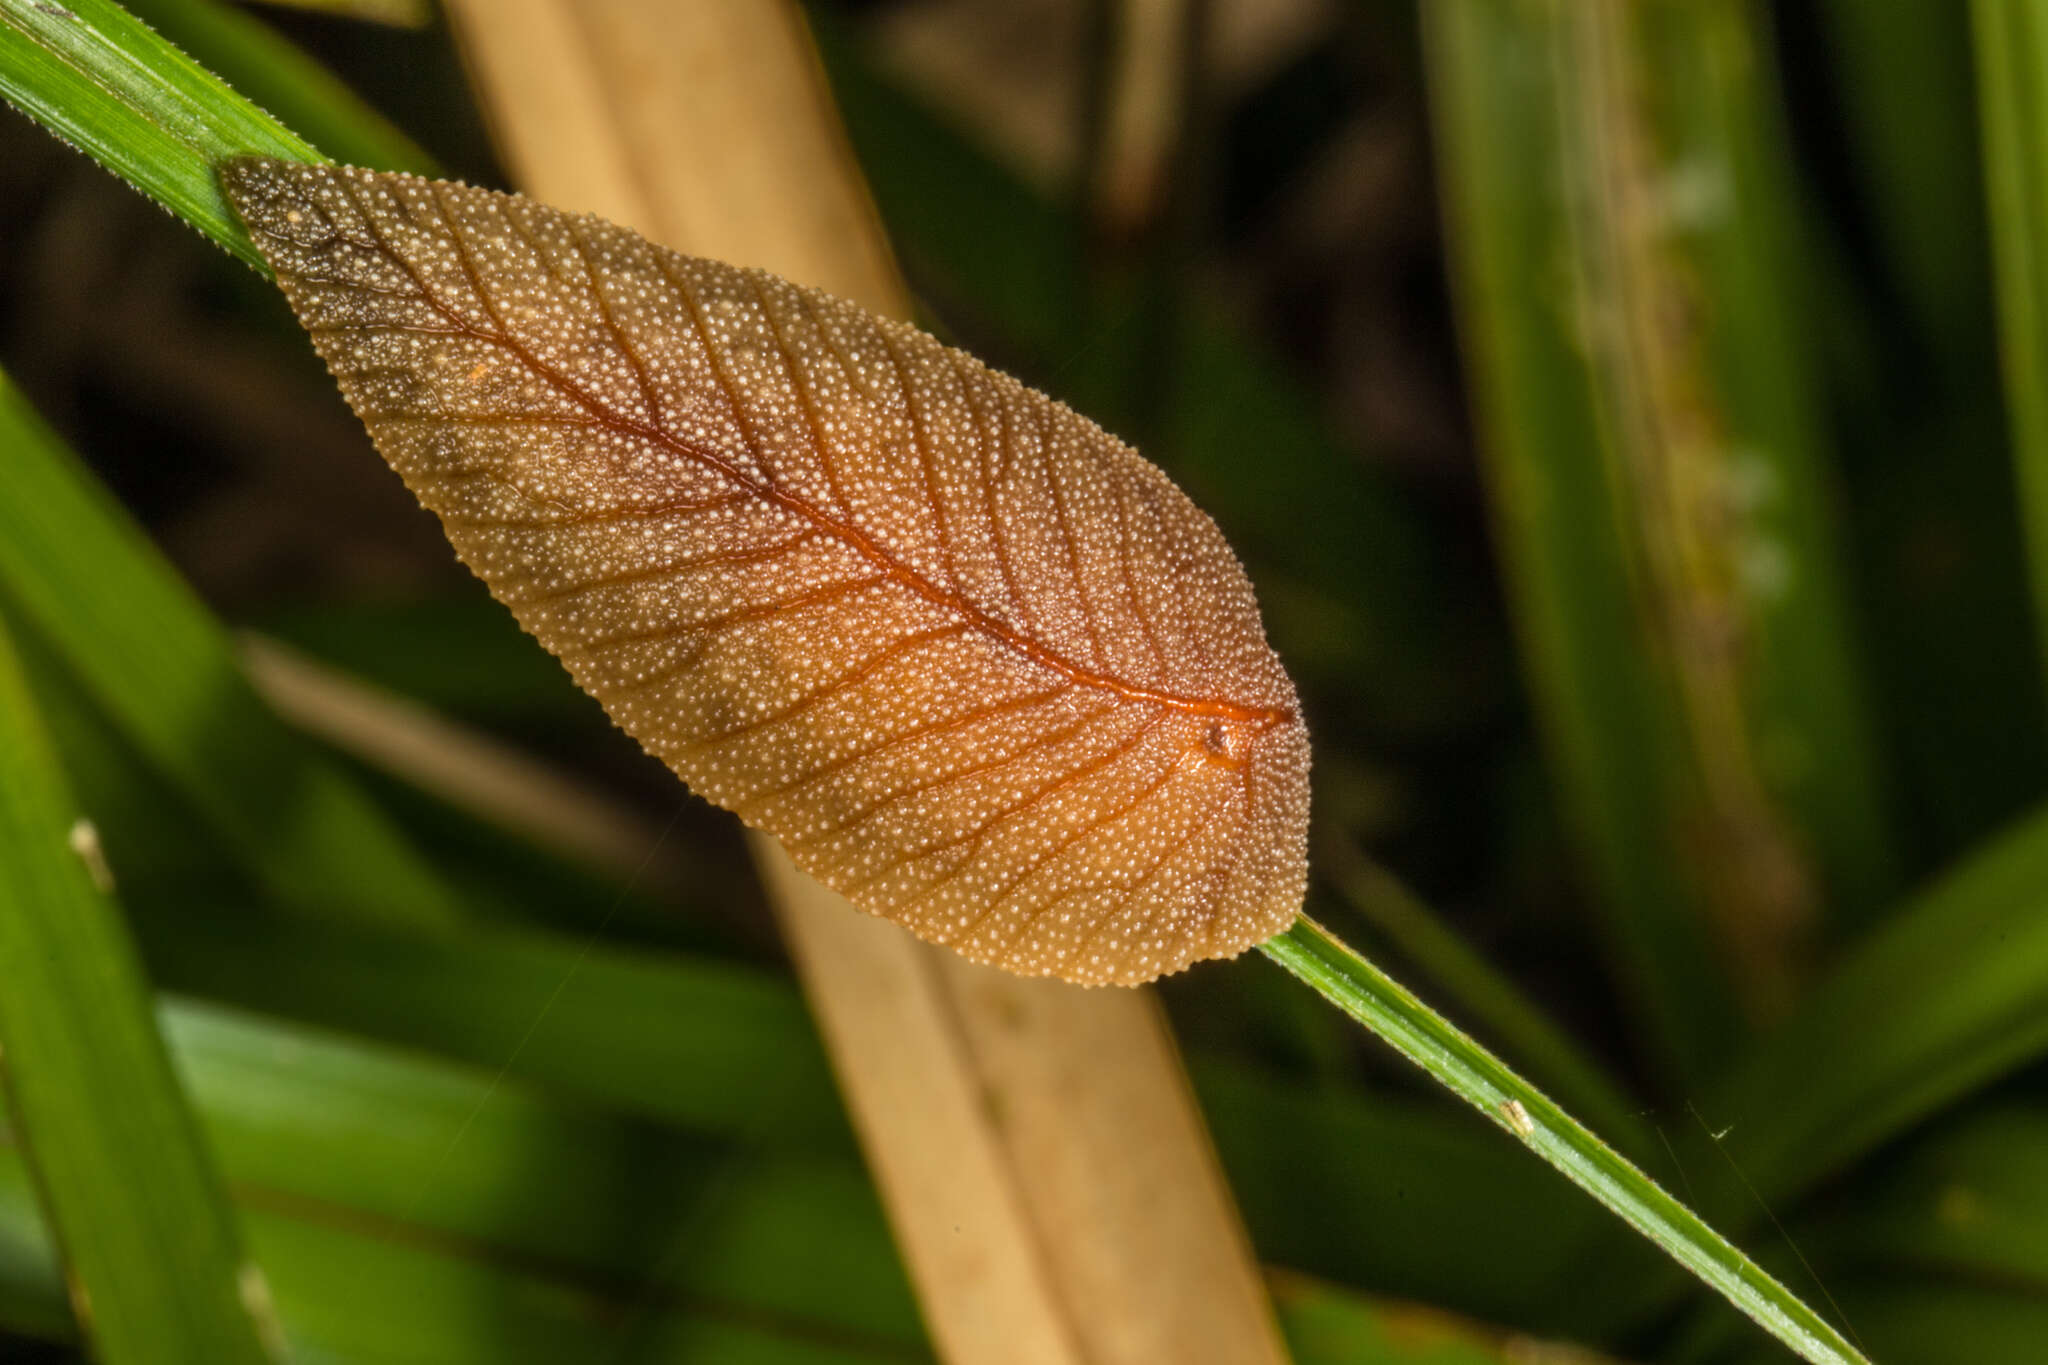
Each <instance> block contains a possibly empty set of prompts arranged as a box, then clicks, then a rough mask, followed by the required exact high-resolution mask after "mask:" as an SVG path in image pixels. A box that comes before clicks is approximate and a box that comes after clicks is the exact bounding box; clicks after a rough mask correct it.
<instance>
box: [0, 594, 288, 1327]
mask: <svg viewBox="0 0 2048 1365" xmlns="http://www.w3.org/2000/svg"><path fill="white" fill-rule="evenodd" d="M78 818H79V817H78V813H77V810H76V808H75V807H74V806H73V805H72V804H71V801H70V798H69V797H68V796H67V794H66V793H65V790H64V784H63V781H62V778H61V777H60V776H59V774H58V772H57V768H56V760H55V758H54V756H53V755H52V753H51V752H50V749H49V747H48V744H47V742H46V740H45V739H44V736H43V735H42V733H41V730H40V725H39V722H38V721H37V719H36V716H35V715H34V712H33V703H32V702H31V700H30V697H29V693H28V688H27V685H26V683H25V681H24V680H23V678H22V675H21V672H20V670H19V668H18V667H17V665H16V661H15V657H14V653H13V646H12V644H11V643H10V642H9V640H8V638H7V636H6V634H5V632H4V630H0V981H4V982H5V983H6V988H5V989H4V990H0V1049H4V1059H0V1066H4V1077H5V1084H6V1095H7V1102H8V1108H9V1111H10V1114H11V1119H12V1127H13V1130H14V1133H15V1136H16V1138H17V1140H18V1141H19V1142H20V1143H21V1144H22V1145H23V1146H24V1147H25V1148H26V1150H27V1152H28V1154H29V1158H30V1161H31V1163H32V1165H33V1168H34V1171H35V1176H36V1183H37V1186H38V1189H39V1191H40V1193H41V1196H42V1202H43V1206H44V1208H45V1210H46V1211H47V1214H48V1217H49V1219H50V1222H51V1224H52V1225H53V1226H54V1227H55V1229H56V1234H57V1239H58V1241H59V1243H60V1244H61V1245H62V1246H63V1248H64V1253H65V1263H66V1268H67V1275H68V1279H69V1283H70V1286H71V1295H72V1299H73V1302H74V1307H75V1310H76V1312H77V1314H78V1317H79V1318H80V1320H81V1321H82V1323H83V1324H84V1326H85V1328H86V1331H87V1334H88V1335H89V1336H90V1337H91V1339H92V1341H93V1343H94V1347H95V1354H96V1356H97V1358H98V1359H100V1360H101V1361H103V1362H106V1365H130V1363H131V1362H132V1365H145V1363H147V1365H157V1363H159V1362H161V1363H163V1365H187V1363H189V1365H236V1363H237V1362H248V1363H249V1365H256V1363H257V1362H263V1361H267V1360H269V1359H271V1358H272V1352H271V1350H269V1349H268V1348H267V1347H266V1345H265V1333H266V1332H267V1331H268V1330H270V1329H271V1327H272V1324H270V1323H269V1322H268V1320H267V1314H266V1315H265V1317H264V1319H263V1320H261V1321H259V1319H258V1317H256V1316H255V1314H256V1313H261V1312H264V1309H263V1308H262V1305H261V1300H260V1299H259V1298H258V1297H257V1295H258V1294H259V1293H260V1289H261V1284H262V1281H261V1279H260V1277H259V1276H258V1273H257V1272H256V1271H255V1270H254V1268H253V1267H252V1266H250V1265H249V1264H248V1262H247V1261H246V1260H245V1259H244V1257H243V1254H242V1251H241V1249H240V1235H239V1232H238V1230H237V1228H236V1226H235V1220H234V1215H233V1212H232V1210H231V1209H230V1207H229V1205H228V1203H227V1199H226V1195H225V1192H224V1190H223V1188H222V1186H221V1183H220V1180H219V1178H218V1176H217V1175H216V1174H215V1172H214V1170H213V1167H212V1164H211V1159H210V1157H209V1156H208V1154H207V1152H206V1149H205V1147H204V1145H203V1144H202V1142H201V1139H200V1136H199V1131H198V1128H197V1126H196V1125H195V1124H194V1123H193V1121H192V1117H191V1114H190V1113H189V1111H188V1110H187V1109H186V1107H185V1102H184V1097H183V1095H182V1094H181V1093H180V1090H179V1087H178V1082H177V1080H176V1079H175V1078H174V1077H173V1075H172V1072H171V1067H170V1061H169V1058H168V1056H167V1055H166V1053H165V1050H164V1046H163V1042H162V1040H161V1039H160V1038H159V1037H158V1036H157V1032H156V1022H155V1019H154V1017H153V1012H152V1002H151V997H150V993H149V986H148V983H147V982H146V981H145V980H144V978H143V975H142V972H141V969H140V967H139V965H138V964H137V962H136V959H135V955H134V949H133V947H132V946H131V945H130V944H129V942H128V939H127V935H126V931H125V928H124V927H123V925H122V923H121V918H120V915H119V913H118V911H117V910H116V909H115V907H114V905H113V903H112V901H111V900H110V899H109V898H108V896H107V894H106V893H105V891H104V890H103V889H102V888H100V887H96V886H95V885H94V878H93V874H91V873H90V872H89V871H88V860H87V859H86V858H84V857H82V856H81V855H80V854H79V853H77V852H75V851H74V850H73V847H72V846H71V840H72V838H73V836H74V835H75V834H76V833H77V832H78V831H79V829H80V826H79V825H78V824H76V823H75V822H76V821H77V819H78Z"/></svg>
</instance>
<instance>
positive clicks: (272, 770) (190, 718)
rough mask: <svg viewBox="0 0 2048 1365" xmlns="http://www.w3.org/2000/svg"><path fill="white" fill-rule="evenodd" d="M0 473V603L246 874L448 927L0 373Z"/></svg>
mask: <svg viewBox="0 0 2048 1365" xmlns="http://www.w3.org/2000/svg"><path fill="white" fill-rule="evenodd" d="M0 32H4V31H0ZM0 469H4V471H5V475H6V481H7V488H8V496H7V497H5V498H0V604H4V605H5V606H6V607H7V608H8V609H9V610H11V611H18V612H19V613H20V614H21V615H22V616H23V617H25V618H26V619H27V620H29V621H30V622H32V623H33V624H34V626H35V627H36V629H37V630H38V631H40V632H41V633H42V634H43V636H44V637H45V638H46V639H47V640H49V641H50V643H51V644H52V645H53V647H54V648H55V649H56V650H57V651H58V652H59V653H60V654H61V655H62V656H63V658H64V660H65V662H66V664H67V665H68V666H69V667H70V668H71V669H72V671H73V672H74V673H75V674H76V675H77V677H78V679H79V680H80V681H81V683H83V685H84V686H85V687H86V688H87V689H88V690H89V691H90V692H91V693H92V695H93V698H94V700H95V701H96V702H97V703H98V704H99V706H100V707H101V708H102V709H103V710H104V711H105V713H106V714H107V715H109V716H111V717H113V718H114V719H115V720H116V721H117V723H118V724H119V725H120V726H121V728H122V730H123V732H124V733H125V734H126V735H127V736H128V738H129V739H130V740H131V741H132V742H133V743H134V745H135V746H136V748H137V749H138V750H139V751H140V752H141V753H143V754H144V755H146V756H147V758H148V760H149V761H150V763H151V764H152V765H154V766H155V767H156V768H157V769H158V770H159V771H160V772H161V773H162V774H163V775H164V777H166V778H167V779H168V780H169V781H170V782H171V783H172V784H173V785H174V786H175V787H176V788H177V789H178V791H179V792H180V793H181V794H182V795H183V796H184V797H185V798H186V799H187V800H189V801H190V803H191V805H192V806H193V808H194V809H195V810H197V811H198V812H199V813H200V815H201V816H202V817H203V819H204V820H205V822H206V823H207V824H208V825H209V826H210V827H211V828H212V829H213V830H214V831H215V832H216V833H217V834H218V835H219V836H220V837H221V838H222V839H223V840H224V841H225V842H226V844H227V845H228V846H229V847H230V848H232V849H233V850H234V851H235V852H236V853H237V854H238V855H239V856H240V857H241V858H243V859H244V860H245V862H246V863H247V864H248V866H249V867H250V868H252V869H253V870H254V872H255V874H256V877H257V879H258V880H259V881H260V882H261V883H262V884H263V885H264V886H265V887H266V888H267V889H268V890H269V891H271V892H272V893H273V894H275V895H277V896H278V897H279V898H280V899H282V900H283V901H284V902H285V903H287V904H290V905H297V906H309V907H319V908H326V909H339V910H343V911H345V912H349V913H364V914H372V915H377V916H381V917H387V918H392V919H407V920H417V921H420V922H425V923H444V924H445V923H451V922H453V920H454V919H455V915H456V911H455V906H454V902H453V900H452V898H451V897H450V895H449V894H448V892H447V891H446V889H445V888H444V887H443V886H442V885H441V884H440V882H439V880H438V879H437V878H436V877H435V875H434V873H433V871H432V869H431V868H430V867H428V866H427V864H426V863H425V862H424V861H422V860H421V858H420V857H419V855H418V854H417V853H416V852H414V850H413V849H412V848H411V846H410V845H409V844H408V843H407V842H406V840H405V839H404V837H403V836H402V835H401V834H400V833H399V832H398V831H397V830H396V829H395V828H393V827H392V826H391V824H390V822H389V821H388V820H387V819H386V818H385V817H384V816H383V814H382V813H381V812H379V811H378V810H377V809H376V807H375V806H374V805H373V804H372V803H371V802H370V801H369V800H368V799H367V798H366V797H365V796H364V795H363V794H362V793H361V791H360V790H359V789H358V788H357V787H356V786H355V785H354V783H353V782H352V781H351V780H350V779H348V778H347V777H346V776H345V775H344V774H343V773H342V772H341V770H340V769H339V768H338V767H336V766H335V765H334V764H333V763H332V762H331V761H330V760H328V759H327V758H325V757H324V756H323V755H321V754H320V752H319V751H318V750H316V749H315V748H314V747H313V746H312V745H311V743H310V742H308V741H307V740H305V739H303V738H302V737H300V736H299V735H298V734H296V733H295V732H293V731H291V730H289V729H287V728H286V727H285V726H284V725H283V724H282V723H281V722H279V721H278V720H277V719H276V718H275V717H274V716H273V715H272V714H271V713H270V711H269V709H268V708H266V707H265V706H264V705H263V704H262V702H261V701H259V700H258V699H257V697H256V695H255V693H254V692H253V691H251V690H250V688H249V685H248V683H247V681H246V680H245V679H244V678H243V677H242V674H241V671H240V668H239V666H238V665H237V664H236V662H235V658H234V654H233V651H232V647H231V644H230V641H229V640H228V638H227V635H226V633H225V632H224V631H223V630H222V629H221V627H220V626H219V624H218V623H217V622H215V621H214V619H213V618H212V616H211V615H210V614H209V613H208V611H207V610H206V608H205V606H204V605H203V604H202V603H200V602H199V601H198V599H197V598H195V597H194V596H193V594H192V592H191V590H190V589H189V588H187V587H186V586H185V584H184V583H183V582H182V581H181V580H180V579H179V577H178V575H177V573H176V571H175V570H173V569H172V568H171V567H170V566H169V565H168V564H166V563H165V562H164V560H163V558H162V556H161V555H160V554H159V553H158V552H157V550H156V548H155V547H154V546H153V545H151V544H150V542H149V539H148V537H147V536H145V535H144V534H143V533H142V531H141V530H140V528H138V527H136V526H135V525H134V524H133V523H132V522H131V521H130V520H129V519H128V516H127V514H126V513H125V512H124V511H123V510H122V509H121V507H120V506H119V504H117V503H116V502H114V500H113V499H112V498H111V497H109V496H108V495H107V493H106V491H105V490H104V489H103V488H101V487H100V486H99V485H98V484H97V483H96V482H95V481H94V480H93V479H92V477H91V475H90V474H88V473H87V472H86V471H85V470H84V469H83V468H82V467H81V466H80V464H79V462H78V460H77V458H76V457H75V456H74V455H73V454H72V453H71V452H70V451H69V450H67V449H66V448H65V447H64V445H63V444H62V442H60V441H59V440H58V439H57V437H56V435H55V434H54V433H53V432H51V431H50V430H49V429H48V428H47V427H45V426H44V425H43V424H42V422H41V421H39V420H38V419H37V417H36V415H35V413H34V412H33V411H31V410H30V408H29V405H28V402H27V400H26V399H25V398H24V397H23V396H22V394H21V392H20V390H18V389H16V388H15V387H14V386H13V384H12V383H11V382H10V381H9V380H8V379H7V377H6V376H5V375H4V374H0Z"/></svg>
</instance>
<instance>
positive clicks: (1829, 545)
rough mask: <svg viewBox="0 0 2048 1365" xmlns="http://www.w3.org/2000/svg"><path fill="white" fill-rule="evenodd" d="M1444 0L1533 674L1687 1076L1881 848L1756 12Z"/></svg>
mask: <svg viewBox="0 0 2048 1365" xmlns="http://www.w3.org/2000/svg"><path fill="white" fill-rule="evenodd" d="M1423 17H1424V19H1425V29H1426V32H1427V34H1428V37H1429V40H1430V41H1429V42H1428V44H1427V47H1428V53H1429V57H1430V71H1431V86H1432V96H1433V102H1434V108H1435V110H1436V116H1437V125H1438V137H1437V144H1438V147H1439V154H1440V158H1441V162H1442V166H1443V171H1444V181H1445V184H1446V189H1447V205H1448V207H1447V216H1448V223H1449V230H1450V236H1451V239H1452V245H1453V248H1454V254H1455V258H1456V262H1457V265H1458V267H1459V270H1458V272H1457V274H1456V275H1455V277H1454V280H1455V283H1456V284H1457V286H1458V288H1459V292H1460V297H1459V299H1458V303H1459V304H1460V308H1459V318H1460V322H1461V325H1462V329H1463V333H1464V342H1465V349H1466V352H1467V354H1468V356H1469V357H1470V361H1471V370H1472V374H1473V377H1474V383H1475V387H1476V391H1477V392H1476V405H1477V408H1478V411H1479V414H1480V420H1481V427H1482V437H1483V440H1484V443H1485V446H1486V453H1487V456H1488V479H1489V490H1488V491H1489V493H1490V496H1491V501H1492V504H1493V510H1494V514H1495V522H1496V525H1497V528H1498V535H1499V538H1500V541H1501V544H1502V550H1503V555H1504V559H1505V566H1506V569H1507V573H1508V578H1509V584H1508V590H1509V594H1510V598H1511V601H1512V602H1513V603H1514V605H1515V606H1516V608H1517V612H1518V615H1519V618H1520V619H1519V621H1518V625H1519V627H1520V633H1521V637H1522V641H1523V651H1524V657H1525V660H1526V666H1527V670H1528V672H1529V674H1530V677H1531V683H1532V687H1533V689H1534V691H1535V694H1536V699H1537V701H1538V704H1539V709H1540V713H1541V718H1542V720H1543V721H1544V724H1545V728H1546V729H1547V731H1548V739H1549V743H1550V748H1551V751H1552V753H1553V755H1554V762H1555V765H1556V767H1557V770H1558V780H1559V782H1560V784H1561V786H1562V788H1563V791H1564V794H1565V796H1566V799H1567V802H1568V806H1569V810H1570V813H1571V815H1572V817H1573V820H1574V823H1575V824H1576V825H1577V827H1578V829H1579V831H1580V834H1581V837H1582V840H1583V842H1584V844H1585V847H1586V851H1587V854H1588V856H1589V861H1590V863H1591V867H1592V869H1593V872H1594V876H1595V880H1596V882H1597V885H1598V890H1599V893H1600V900H1601V903H1602V905H1603V906H1604V908H1605V911H1606V917H1607V928H1608V931H1609V938H1610V940H1611V942H1612V943H1613V944H1614V945H1615V948H1616V951H1617V955H1618V959H1619V962H1618V967H1619V970H1620V972H1621V974H1622V975H1623V977H1624V978H1625V980H1626V981H1627V982H1628V990H1629V993H1630V996H1631V1003H1632V1004H1634V1006H1635V1007H1636V1009H1637V1011H1638V1013H1639V1014H1640V1015H1641V1017H1642V1018H1644V1019H1645V1021H1646V1022H1647V1025H1648V1028H1649V1037H1648V1039H1647V1040H1646V1041H1648V1042H1649V1043H1651V1044H1652V1045H1653V1046H1654V1048H1655V1050H1656V1051H1657V1052H1658V1054H1659V1060H1661V1061H1664V1062H1666V1063H1667V1064H1669V1065H1675V1066H1676V1068H1677V1070H1678V1072H1679V1074H1681V1075H1690V1076H1693V1077H1698V1076H1701V1075H1704V1074H1706V1072H1707V1071H1709V1070H1710V1069H1711V1067H1712V1065H1713V1064H1714V1063H1715V1062H1716V1061H1717V1060H1718V1059H1721V1058H1725V1057H1726V1056H1727V1055H1728V1054H1729V1052H1730V1050H1731V1047H1732V1045H1733V1043H1734V1042H1735V1041H1736V1040H1737V1039H1738V1038H1739V1037H1740V1030H1739V1028H1738V1027H1737V1025H1736V1021H1735V1019H1733V1018H1731V1016H1730V1006H1731V1002H1732V1001H1733V1000H1734V999H1736V998H1738V997H1739V998H1740V1000H1741V1001H1742V1003H1743V1004H1744V1006H1745V1007H1746V1012H1747V1014H1748V1015H1749V1016H1750V1018H1752V1019H1756V1020H1762V1019H1768V1018H1771V1017H1774V1016H1775V1015H1776V1014H1778V1013H1780V1012H1782V1011H1783V1010H1784V1009H1785V1008H1786V1007H1787V1005H1788V1004H1789V1002H1790V1001H1791V1000H1792V999H1793V998H1794V997H1795V995H1796V993H1797V991H1798V989H1799V987H1800V985H1801V983H1802V981H1803V979H1804V976H1805V974H1806V973H1807V971H1809V970H1810V966H1811V960H1812V957H1813V955H1814V952H1815V947H1816V944H1817V943H1818V942H1819V941H1820V939H1821V937H1822V934H1823V932H1824V930H1825V929H1826V928H1829V927H1837V926H1839V925H1842V924H1848V923H1853V922H1855V920H1856V919H1857V918H1859V917H1861V916H1865V915H1867V914H1868V913H1870V912H1871V911H1872V910H1874V909H1875V908H1876V907H1877V906H1878V905H1880V904H1881V903H1882V900H1883V897H1884V895H1885V893H1886V891H1887V889H1888V887H1889V884H1890V881H1891V876H1892V873H1891V867H1890V850H1889V845H1888V843H1887V841H1886V836H1885V830H1884V822H1883V820H1882V818H1881V813H1880V810H1879V805H1878V792H1879V790H1880V784H1879V781H1878V774H1879V769H1880V766H1881V765H1880V764H1879V762H1878V760H1877V758H1876V756H1875V755H1874V753H1873V752H1872V749H1871V746H1870V743H1869V739H1868V736H1867V734H1866V733H1865V728H1864V725H1863V716H1862V709H1863V702H1862V698H1861V696H1860V689H1859V684H1858V681H1857V679H1856V677H1855V675H1854V673H1853V664H1852V659H1851V649H1850V639H1849V634H1850V631H1849V622H1848V613H1847V611H1846V607H1845V604H1844V602H1843V601H1842V594H1841V592H1840V589H1839V586H1838V584H1837V582H1836V578H1837V572H1838V570H1837V565H1836V562H1835V560H1836V549H1835V544H1834V536H1833V531H1832V527H1831V525H1830V514H1829V509H1828V508H1827V507H1826V505H1825V500H1824V498H1823V495H1822V494H1823V485H1824V482H1825V478H1824V471H1823V467H1822V464H1823V452H1822V451H1821V450H1820V448H1819V441H1818V435H1817V427H1816V421H1815V414H1814V412H1813V409H1812V398H1811V395H1810V393H1809V392H1808V388H1807V386H1806V384H1805V381H1804V374H1803V366H1802V364H1801V363H1800V359H1801V350H1800V345H1799V338H1798V331H1799V327H1798V310H1797V305H1796V302H1795V298H1794V293H1793V289H1792V283H1791V281H1792V279H1793V275H1792V272H1791V270H1790V258H1789V254H1788V242H1789V240H1790V239H1791V237H1792V234H1791V230H1790V226H1789V224H1788V222H1787V221H1786V220H1787V217H1788V215H1789V209H1790V206H1789V203H1788V194H1787V191H1786V186H1785V183H1784V182H1785V179H1786V175H1787V170H1786V167H1785V166H1784V165H1783V164H1782V162H1783V157H1784V152H1783V147H1782V138H1781V137H1780V136H1779V133H1778V130H1777V128H1776V127H1775V124H1774V123H1773V121H1772V115H1771V105H1770V102H1769V99H1770V96H1769V91H1770V85H1769V82H1768V80H1767V79H1766V80H1759V69H1760V67H1761V68H1762V69H1763V73H1764V74H1766V75H1767V74H1768V67H1767V65H1766V64H1765V63H1764V58H1763V57H1762V55H1761V47H1762V44H1761V39H1760V36H1759V34H1758V32H1757V30H1756V26H1755V25H1754V23H1753V21H1752V19H1751V17H1750V11H1749V9H1748V8H1747V7H1745V6H1743V5H1739V4H1727V3H1712V4H1705V5H1688V6H1679V7H1647V8H1646V7H1641V6H1633V5H1626V4H1615V3H1607V2H1605V0H1603V2H1602V3H1591V4H1581V3H1576V0H1574V3H1545V4H1536V5H1523V4H1504V3H1500V2H1499V0H1459V3H1453V4H1444V5H1432V6H1427V7H1425V8H1424V10H1423ZM1676 319H1683V321H1682V322H1678V321H1675V320H1676ZM1709 963H1721V964H1724V970H1725V971H1726V973H1727V975H1726V977H1725V978H1724V981H1725V983H1726V984H1724V983H1723V982H1722V981H1717V980H1716V973H1715V972H1713V971H1711V970H1703V968H1704V967H1706V965H1707V964H1709ZM1731 986H1732V989H1731Z"/></svg>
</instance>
